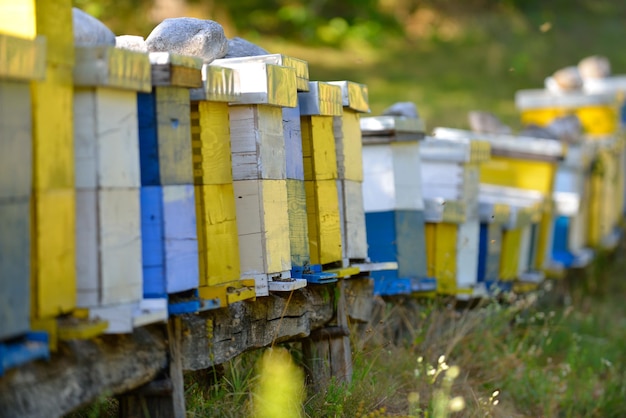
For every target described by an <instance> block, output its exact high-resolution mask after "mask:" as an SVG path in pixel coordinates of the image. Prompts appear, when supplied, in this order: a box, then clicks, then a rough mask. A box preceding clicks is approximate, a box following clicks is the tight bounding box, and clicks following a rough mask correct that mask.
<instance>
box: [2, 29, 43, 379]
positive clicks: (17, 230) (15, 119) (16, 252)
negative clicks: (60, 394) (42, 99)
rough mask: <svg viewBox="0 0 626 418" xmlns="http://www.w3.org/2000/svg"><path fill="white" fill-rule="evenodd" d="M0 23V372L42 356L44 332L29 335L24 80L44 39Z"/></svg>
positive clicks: (39, 60) (39, 72)
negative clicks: (6, 29)
mask: <svg viewBox="0 0 626 418" xmlns="http://www.w3.org/2000/svg"><path fill="white" fill-rule="evenodd" d="M4 23H5V22H3V21H2V22H1V24H2V26H0V127H1V132H0V231H2V233H0V376H2V375H3V374H4V371H5V369H7V368H11V367H15V366H18V365H20V364H22V363H24V362H26V361H29V360H32V359H36V358H47V357H48V355H49V351H48V344H47V342H48V336H47V334H46V333H31V332H29V331H30V329H31V326H30V312H31V311H30V305H31V283H30V277H31V266H30V262H31V256H30V253H31V230H32V225H31V201H32V178H33V132H32V122H33V121H32V102H31V96H30V82H31V81H33V80H42V79H43V77H44V73H45V56H46V42H45V38H43V37H37V38H35V39H24V38H18V37H14V36H9V35H4V34H2V31H4V27H3V25H4Z"/></svg>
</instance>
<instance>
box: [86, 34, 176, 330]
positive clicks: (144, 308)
mask: <svg viewBox="0 0 626 418" xmlns="http://www.w3.org/2000/svg"><path fill="white" fill-rule="evenodd" d="M150 79H151V76H150V61H149V59H148V55H146V54H142V53H137V52H132V51H125V50H121V49H116V48H114V47H110V46H97V47H79V48H76V67H75V69H74V84H75V86H76V87H75V89H74V135H75V140H74V160H75V165H76V189H77V190H76V213H77V214H76V216H77V231H76V233H77V235H76V236H77V241H78V242H79V243H80V245H78V246H77V249H76V256H77V257H76V258H77V274H78V280H77V292H78V298H77V306H78V307H79V308H84V309H87V310H88V312H89V317H92V318H101V319H105V320H107V321H108V328H107V332H109V333H127V332H132V330H133V328H134V327H136V326H141V325H144V324H146V323H150V322H154V321H163V320H165V319H167V305H166V304H167V301H166V300H165V299H151V300H150V299H149V300H144V299H143V272H142V253H141V209H140V168H139V130H138V119H137V92H150V91H151V88H152V87H151V83H150Z"/></svg>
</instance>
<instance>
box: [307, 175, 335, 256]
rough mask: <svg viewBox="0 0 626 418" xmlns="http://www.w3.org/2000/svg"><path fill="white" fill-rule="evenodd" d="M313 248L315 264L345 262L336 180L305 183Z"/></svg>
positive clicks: (310, 241)
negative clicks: (342, 255)
mask: <svg viewBox="0 0 626 418" xmlns="http://www.w3.org/2000/svg"><path fill="white" fill-rule="evenodd" d="M304 184H305V190H306V205H307V220H308V227H309V249H310V252H311V262H312V263H313V264H328V263H334V262H338V261H341V254H342V249H341V225H340V223H339V199H338V195H337V183H336V182H335V180H318V181H305V183H304Z"/></svg>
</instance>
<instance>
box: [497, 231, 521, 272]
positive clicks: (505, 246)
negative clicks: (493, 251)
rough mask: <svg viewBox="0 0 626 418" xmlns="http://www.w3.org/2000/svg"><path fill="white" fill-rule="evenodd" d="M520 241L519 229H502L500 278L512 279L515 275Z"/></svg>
mask: <svg viewBox="0 0 626 418" xmlns="http://www.w3.org/2000/svg"><path fill="white" fill-rule="evenodd" d="M521 241H522V231H521V229H519V228H516V229H508V230H505V231H503V233H502V252H501V255H500V280H502V281H512V280H515V278H516V277H517V267H518V264H519V246H520V243H521Z"/></svg>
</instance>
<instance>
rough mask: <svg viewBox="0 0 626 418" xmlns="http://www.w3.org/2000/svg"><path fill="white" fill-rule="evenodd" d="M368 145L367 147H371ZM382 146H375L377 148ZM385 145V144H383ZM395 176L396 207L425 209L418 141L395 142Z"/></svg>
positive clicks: (393, 152)
mask: <svg viewBox="0 0 626 418" xmlns="http://www.w3.org/2000/svg"><path fill="white" fill-rule="evenodd" d="M370 146H371V145H368V146H367V147H366V148H369V147H370ZM378 147H380V146H375V149H376V148H378ZM383 147H384V145H383ZM391 152H392V158H393V176H394V187H395V193H396V206H395V208H396V209H399V210H403V209H406V210H423V209H424V198H423V196H424V193H423V185H424V184H425V183H426V181H423V178H422V164H423V162H422V161H421V157H420V153H419V143H418V142H413V141H410V142H393V143H392V144H391Z"/></svg>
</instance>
